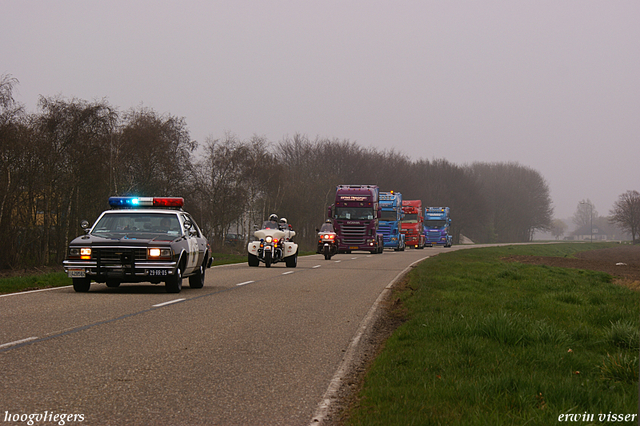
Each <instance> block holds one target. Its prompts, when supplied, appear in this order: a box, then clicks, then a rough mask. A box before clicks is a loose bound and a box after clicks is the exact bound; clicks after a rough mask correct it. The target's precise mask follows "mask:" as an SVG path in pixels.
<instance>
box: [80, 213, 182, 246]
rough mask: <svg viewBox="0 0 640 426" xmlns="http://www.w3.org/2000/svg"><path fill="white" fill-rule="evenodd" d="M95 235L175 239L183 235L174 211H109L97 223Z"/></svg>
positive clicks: (93, 232)
mask: <svg viewBox="0 0 640 426" xmlns="http://www.w3.org/2000/svg"><path fill="white" fill-rule="evenodd" d="M91 233H92V234H93V235H96V236H100V237H105V238H123V237H127V238H145V239H154V238H156V239H171V240H172V239H174V238H176V237H178V236H180V235H181V230H180V222H179V221H178V216H177V215H176V214H173V213H133V212H118V213H107V214H105V215H103V216H102V218H101V219H100V220H99V221H98V223H96V224H95V226H94V227H93V230H92V231H91Z"/></svg>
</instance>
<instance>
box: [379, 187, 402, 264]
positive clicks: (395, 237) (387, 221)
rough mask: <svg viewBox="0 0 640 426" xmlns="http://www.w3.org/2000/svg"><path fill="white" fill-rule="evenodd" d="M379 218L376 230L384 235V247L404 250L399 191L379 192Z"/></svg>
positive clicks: (400, 195)
mask: <svg viewBox="0 0 640 426" xmlns="http://www.w3.org/2000/svg"><path fill="white" fill-rule="evenodd" d="M380 210H381V215H380V220H379V223H378V230H379V232H380V233H381V234H382V235H383V237H384V247H385V248H392V249H394V250H395V251H404V248H405V240H404V238H405V237H404V234H403V233H402V232H400V230H401V229H400V228H401V225H400V222H401V220H402V217H403V214H402V194H401V193H399V192H393V191H391V192H380Z"/></svg>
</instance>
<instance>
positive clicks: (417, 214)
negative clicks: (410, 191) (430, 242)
mask: <svg viewBox="0 0 640 426" xmlns="http://www.w3.org/2000/svg"><path fill="white" fill-rule="evenodd" d="M402 213H404V219H402V222H401V224H400V232H402V233H403V234H404V242H405V246H406V247H413V248H417V249H423V248H424V246H425V244H426V236H425V233H424V210H423V209H422V201H420V200H402Z"/></svg>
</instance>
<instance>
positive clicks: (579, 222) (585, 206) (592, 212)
mask: <svg viewBox="0 0 640 426" xmlns="http://www.w3.org/2000/svg"><path fill="white" fill-rule="evenodd" d="M598 217H599V216H598V211H597V210H596V206H595V205H594V204H593V203H592V202H591V200H590V199H588V198H587V199H586V200H582V201H580V202H579V203H578V205H577V206H576V212H575V213H574V214H573V216H572V217H571V220H572V221H573V223H574V224H575V225H576V226H577V227H578V228H580V227H582V226H591V224H592V223H593V221H595V220H596V219H597V218H598Z"/></svg>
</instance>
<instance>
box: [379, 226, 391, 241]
mask: <svg viewBox="0 0 640 426" xmlns="http://www.w3.org/2000/svg"><path fill="white" fill-rule="evenodd" d="M391 228H392V226H391V225H380V226H379V227H378V232H379V233H381V234H382V235H383V236H384V242H385V243H388V242H389V241H391Z"/></svg>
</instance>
